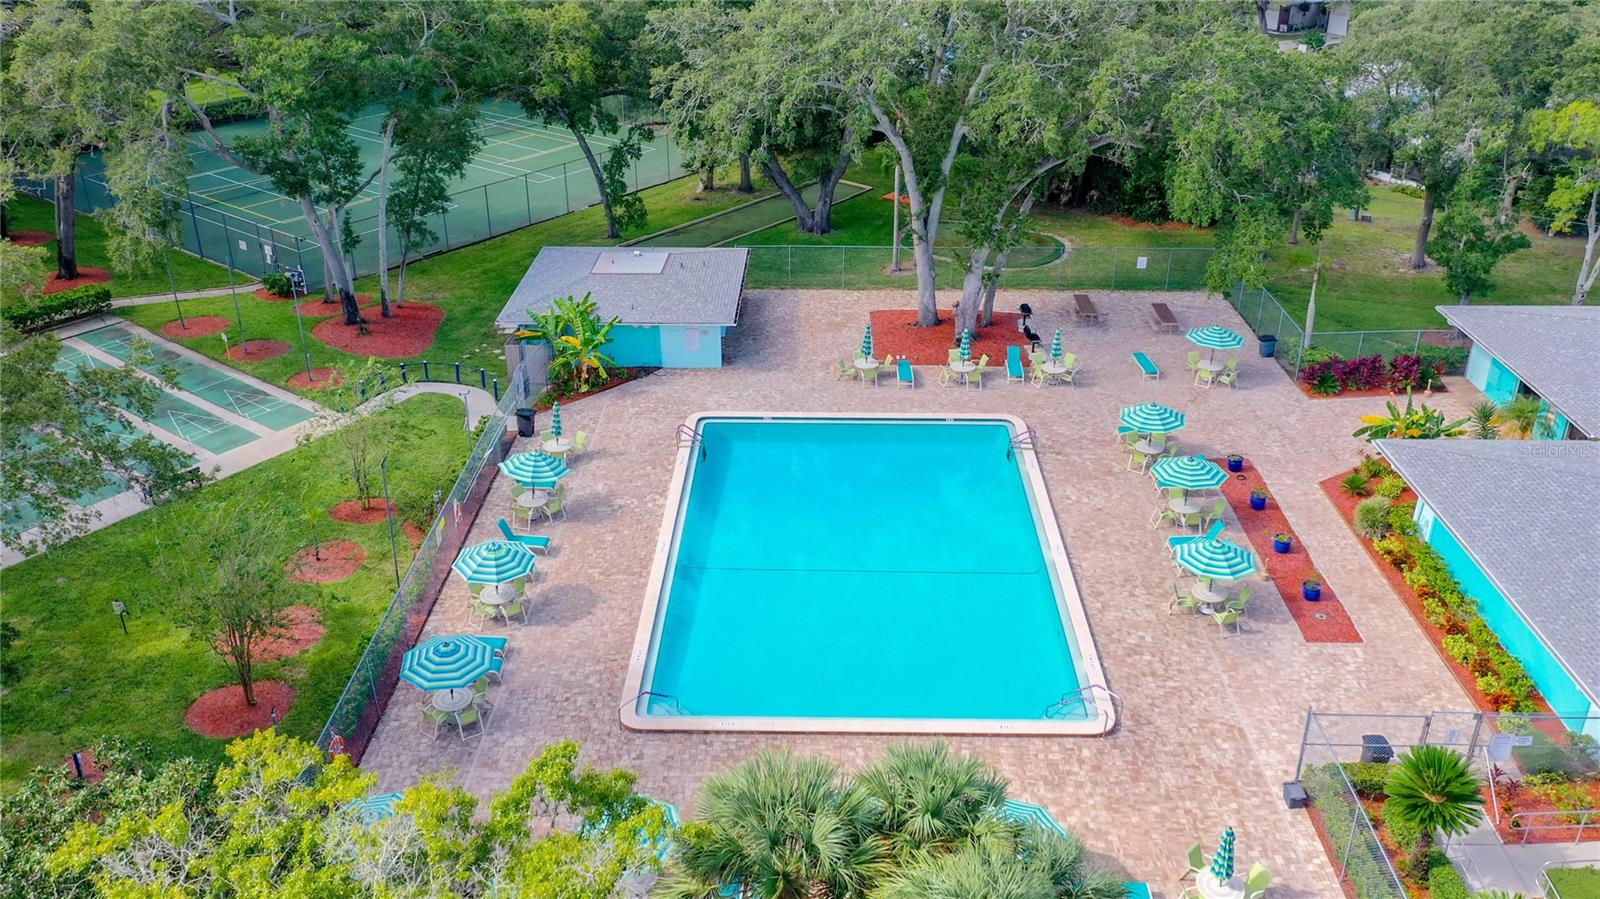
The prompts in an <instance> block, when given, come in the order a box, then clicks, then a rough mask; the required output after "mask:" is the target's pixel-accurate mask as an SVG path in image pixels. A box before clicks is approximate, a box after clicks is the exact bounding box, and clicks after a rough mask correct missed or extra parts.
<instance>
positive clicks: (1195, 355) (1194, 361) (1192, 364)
mask: <svg viewBox="0 0 1600 899" xmlns="http://www.w3.org/2000/svg"><path fill="white" fill-rule="evenodd" d="M1199 367H1200V351H1199V350H1190V351H1189V370H1190V371H1194V370H1195V369H1197V368H1199Z"/></svg>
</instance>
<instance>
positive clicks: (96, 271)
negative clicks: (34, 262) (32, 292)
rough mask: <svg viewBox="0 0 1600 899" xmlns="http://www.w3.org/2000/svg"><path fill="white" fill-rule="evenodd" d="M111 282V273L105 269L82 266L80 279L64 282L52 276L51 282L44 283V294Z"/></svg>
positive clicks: (79, 272) (79, 273)
mask: <svg viewBox="0 0 1600 899" xmlns="http://www.w3.org/2000/svg"><path fill="white" fill-rule="evenodd" d="M110 280H111V273H110V272H108V271H106V270H105V269H103V268H95V267H94V266H91V265H80V266H78V277H76V278H73V279H72V280H71V281H63V280H61V279H60V278H57V277H56V276H55V275H51V276H50V280H48V281H46V282H44V292H45V293H47V294H51V293H60V292H61V291H63V290H71V289H72V288H74V287H87V286H88V285H90V284H104V283H106V282H107V281H110Z"/></svg>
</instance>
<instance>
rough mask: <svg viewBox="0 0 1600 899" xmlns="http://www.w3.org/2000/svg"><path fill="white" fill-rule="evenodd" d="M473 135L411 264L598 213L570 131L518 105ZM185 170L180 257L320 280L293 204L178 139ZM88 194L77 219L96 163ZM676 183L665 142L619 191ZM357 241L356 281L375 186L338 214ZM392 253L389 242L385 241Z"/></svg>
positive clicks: (365, 256) (367, 151) (358, 125)
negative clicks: (589, 210)
mask: <svg viewBox="0 0 1600 899" xmlns="http://www.w3.org/2000/svg"><path fill="white" fill-rule="evenodd" d="M384 114H385V110H384V107H383V106H381V105H374V106H370V107H368V108H367V109H365V110H363V111H362V114H361V115H360V116H358V117H356V118H355V119H354V120H353V121H352V122H351V123H350V126H349V133H350V134H351V136H352V137H354V138H355V140H356V142H357V144H358V145H359V146H360V152H361V165H362V168H363V170H364V171H371V170H372V169H373V168H375V167H376V165H377V161H378V158H379V154H380V151H381V149H382V146H383V143H382V133H381V131H380V129H381V128H382V126H383V118H384ZM266 130H267V123H266V122H265V121H264V120H251V121H243V122H233V123H229V124H226V125H220V126H218V127H217V132H218V134H219V135H220V136H221V137H222V140H223V142H224V143H227V144H229V145H232V144H233V143H234V142H235V140H237V138H239V137H242V136H246V135H252V134H261V133H263V132H265V131H266ZM480 133H481V134H482V136H483V138H484V142H483V148H482V150H480V151H479V153H478V155H477V156H476V157H475V158H474V159H473V160H472V162H470V163H468V165H467V169H466V173H465V174H464V176H463V177H462V178H461V179H459V180H458V181H457V182H456V183H455V184H454V185H453V186H452V187H451V198H450V203H449V206H448V208H447V209H446V211H445V212H444V213H443V214H441V215H436V216H434V217H433V218H432V219H430V221H429V222H428V227H429V228H430V229H431V230H432V231H433V232H434V235H435V239H434V240H433V241H432V242H431V243H430V244H429V245H428V246H426V247H414V248H412V252H413V258H415V257H417V256H422V255H426V254H429V253H433V252H437V251H440V250H446V249H451V248H453V247H457V246H461V245H462V244H467V243H473V242H476V241H479V240H483V239H484V238H487V237H491V236H494V235H497V234H504V233H506V232H508V231H512V230H515V229H517V228H521V227H524V226H526V225H529V224H532V223H534V222H539V221H544V220H546V219H550V218H554V217H555V216H558V215H562V214H564V213H567V212H570V211H573V210H575V209H583V208H585V207H588V206H592V205H594V204H595V203H598V202H599V200H600V194H599V190H598V188H596V186H595V183H594V176H593V174H592V173H591V171H590V169H589V164H588V162H587V160H585V159H584V156H583V151H582V149H580V148H579V147H578V144H577V142H576V141H575V140H574V139H573V137H572V135H571V133H569V132H567V131H566V130H565V129H559V128H549V127H546V126H544V125H540V124H537V123H535V122H533V121H531V120H529V119H528V118H527V117H526V116H524V115H523V114H522V109H521V107H519V106H517V105H516V104H514V103H509V102H506V101H503V100H494V101H490V102H487V103H485V104H484V107H483V112H482V118H481V125H480ZM585 139H586V140H587V141H588V143H589V147H590V149H591V150H593V151H594V153H595V155H596V156H597V157H599V158H600V160H601V162H602V163H603V162H604V159H605V157H606V155H607V154H608V153H609V152H610V150H611V148H612V147H614V146H616V144H617V143H618V136H607V135H599V134H596V135H586V136H585ZM189 143H190V155H191V157H192V159H193V165H192V171H191V173H190V175H189V176H188V195H187V196H186V197H183V198H181V199H182V200H183V206H182V210H181V211H182V213H183V216H182V218H183V222H182V238H183V243H184V246H185V247H186V248H187V249H189V250H190V251H192V252H194V253H196V254H198V255H200V256H203V257H205V258H207V259H211V260H212V261H215V262H220V263H223V264H227V265H231V266H232V267H234V268H236V269H239V270H241V271H245V272H248V273H251V274H255V275H258V276H259V275H261V274H264V273H266V272H271V271H279V270H282V269H284V268H292V267H300V268H302V269H304V270H305V272H306V280H307V283H308V284H310V285H311V286H313V287H316V286H319V285H321V284H322V281H323V272H322V257H321V251H320V250H319V249H318V247H317V244H316V242H315V241H314V240H313V239H312V238H311V230H310V227H309V226H308V225H307V224H306V222H305V218H304V216H303V215H302V213H301V210H300V204H299V202H298V201H297V200H295V199H293V198H292V197H288V196H285V195H283V194H282V193H280V192H279V191H278V190H276V189H275V188H274V187H273V185H272V182H271V179H268V178H265V177H262V176H259V175H255V174H252V173H250V172H248V171H245V170H244V169H241V168H239V167H237V166H235V165H233V164H232V163H230V162H228V161H227V160H226V159H224V158H223V157H222V156H220V155H218V154H217V153H216V152H215V151H214V150H213V149H212V144H211V139H210V138H209V137H208V136H207V135H206V134H204V133H203V132H195V133H192V134H190V135H189ZM85 161H86V168H87V169H90V170H91V173H90V174H88V175H87V177H86V179H85V182H86V184H85V186H87V187H88V188H89V189H87V190H85V191H83V192H82V194H81V199H80V203H79V205H80V207H81V208H84V209H85V211H92V210H93V209H96V208H99V207H100V206H104V205H106V204H107V203H108V202H109V197H108V195H107V191H106V188H105V184H104V177H103V176H102V175H99V174H95V173H93V172H92V170H94V169H98V167H99V160H98V158H97V157H96V158H88V159H86V160H85ZM682 175H683V154H682V152H681V151H679V150H678V149H677V148H676V147H675V146H673V145H672V143H671V141H670V140H669V139H668V138H667V136H666V135H665V134H664V133H658V134H657V136H656V138H655V140H653V141H651V142H649V143H646V144H645V145H644V147H643V155H642V156H641V157H640V158H639V160H638V161H636V162H634V163H633V164H632V167H631V169H630V171H629V173H628V178H627V180H628V182H629V186H630V187H631V188H632V189H634V190H639V189H642V188H645V187H651V186H653V185H656V184H662V183H665V182H666V181H669V180H671V179H673V178H677V177H681V176H682ZM348 214H349V219H350V222H351V226H352V228H353V230H354V231H355V233H356V235H357V237H358V240H357V241H356V243H355V245H354V247H352V248H349V249H350V253H351V256H352V258H353V259H354V260H355V267H356V271H357V272H358V273H359V274H368V273H371V272H373V271H375V270H376V269H377V245H378V241H377V236H376V235H377V187H376V185H375V184H374V185H369V186H368V187H367V188H365V189H364V190H363V191H362V192H361V194H360V195H359V196H358V197H357V198H356V199H355V200H354V201H352V202H351V203H350V205H349V206H348ZM390 240H391V242H392V243H391V251H392V252H398V249H397V248H398V247H399V240H398V238H397V237H396V236H395V235H394V234H393V233H392V232H391V234H390Z"/></svg>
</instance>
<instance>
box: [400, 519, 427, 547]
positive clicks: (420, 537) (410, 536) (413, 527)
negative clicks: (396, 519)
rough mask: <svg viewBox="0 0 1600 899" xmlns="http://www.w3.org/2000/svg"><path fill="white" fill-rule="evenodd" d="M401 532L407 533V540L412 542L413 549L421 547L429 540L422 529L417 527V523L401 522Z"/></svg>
mask: <svg viewBox="0 0 1600 899" xmlns="http://www.w3.org/2000/svg"><path fill="white" fill-rule="evenodd" d="M400 530H401V531H402V532H404V533H405V535H406V539H407V540H410V541H411V548H412V549H416V548H417V547H419V546H421V545H422V541H424V540H426V539H428V535H427V534H426V533H424V532H423V530H422V528H420V527H418V526H417V523H416V522H415V521H410V520H407V521H403V522H401V523H400Z"/></svg>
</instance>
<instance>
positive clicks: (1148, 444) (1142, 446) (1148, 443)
mask: <svg viewBox="0 0 1600 899" xmlns="http://www.w3.org/2000/svg"><path fill="white" fill-rule="evenodd" d="M1133 448H1134V449H1136V450H1138V451H1139V452H1141V453H1144V454H1145V455H1147V456H1154V455H1158V454H1160V453H1161V452H1162V451H1163V450H1165V449H1166V448H1167V444H1166V441H1162V443H1161V445H1160V446H1156V444H1155V442H1154V441H1152V440H1151V439H1150V438H1149V437H1146V438H1145V439H1143V440H1141V441H1139V442H1138V443H1135V444H1134V445H1133Z"/></svg>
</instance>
